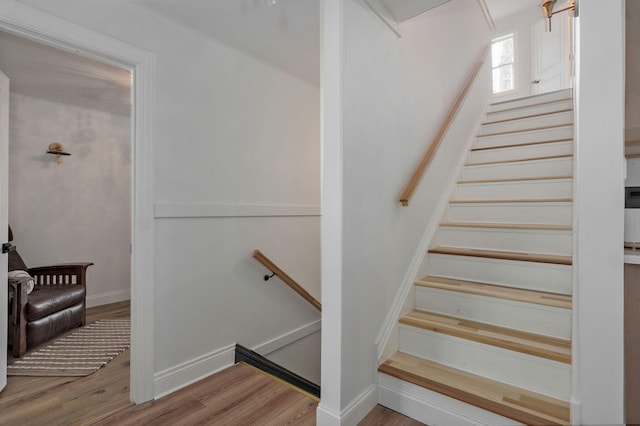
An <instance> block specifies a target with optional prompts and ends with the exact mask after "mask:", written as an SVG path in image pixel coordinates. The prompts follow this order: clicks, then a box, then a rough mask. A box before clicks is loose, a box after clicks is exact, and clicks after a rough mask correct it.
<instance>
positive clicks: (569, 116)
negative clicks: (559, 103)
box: [479, 111, 573, 135]
mask: <svg viewBox="0 0 640 426" xmlns="http://www.w3.org/2000/svg"><path fill="white" fill-rule="evenodd" d="M571 123H573V111H563V112H556V113H553V114H546V115H540V116H535V117H529V118H522V119H519V120H509V121H503V122H499V123H493V124H483V125H482V127H481V128H480V133H479V135H488V134H493V133H505V132H518V131H522V130H525V129H538V128H542V127H550V126H562V125H565V124H571Z"/></svg>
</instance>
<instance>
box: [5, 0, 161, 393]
mask: <svg viewBox="0 0 640 426" xmlns="http://www.w3.org/2000/svg"><path fill="white" fill-rule="evenodd" d="M0 30H3V31H6V32H10V33H12V34H14V35H17V36H20V37H24V38H27V39H30V40H32V41H37V42H41V43H43V44H45V45H49V46H53V47H57V48H60V49H62V50H66V51H71V52H75V53H78V54H81V55H83V56H89V57H92V58H95V59H98V60H100V61H102V62H106V63H109V64H112V65H116V66H120V67H123V68H126V69H128V70H130V71H131V72H132V75H133V87H132V91H131V92H132V97H133V100H134V102H133V106H132V112H133V114H132V116H133V123H132V128H131V178H132V182H131V188H132V199H131V203H132V205H131V216H132V220H131V248H130V251H131V279H130V282H131V400H132V401H133V402H135V403H142V402H145V401H148V400H151V399H153V397H154V390H153V374H154V370H153V366H154V361H153V359H154V356H153V347H154V334H153V322H154V321H153V319H154V315H153V313H154V309H153V298H152V297H150V296H149V295H150V294H153V271H154V244H153V241H154V227H153V224H154V215H153V175H154V174H153V153H152V129H153V127H152V122H153V113H152V107H151V106H152V94H153V74H154V63H155V56H154V55H153V54H152V53H150V52H147V51H144V50H142V49H139V48H136V47H134V46H131V45H129V44H126V43H124V42H121V41H119V40H115V39H112V38H110V37H108V36H105V35H103V34H100V33H97V32H95V31H92V30H89V29H86V28H83V27H79V26H74V25H71V24H70V23H69V22H67V21H65V20H63V19H60V18H57V17H55V16H52V15H47V14H43V13H41V12H38V11H36V10H34V9H32V8H30V7H28V6H24V5H22V4H19V3H16V2H11V3H7V4H6V5H4V6H3V10H2V13H1V15H0ZM0 179H3V180H4V179H8V176H7V175H6V174H5V173H4V172H3V173H2V174H1V175H0ZM0 226H6V224H0ZM2 314H3V315H6V313H2Z"/></svg>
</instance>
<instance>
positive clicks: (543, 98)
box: [489, 89, 573, 112]
mask: <svg viewBox="0 0 640 426" xmlns="http://www.w3.org/2000/svg"><path fill="white" fill-rule="evenodd" d="M563 91H566V92H567V96H566V97H564V98H560V99H548V97H549V95H552V94H554V93H559V92H563ZM536 98H537V99H536ZM570 99H573V92H572V91H571V89H560V90H554V91H552V92H546V93H539V94H536V95H529V96H523V97H521V98H516V99H507V100H506V101H498V102H492V103H490V104H489V106H491V107H497V106H501V105H509V104H514V103H517V102H521V101H526V100H532V101H534V102H533V103H531V104H526V105H523V106H516V107H511V108H505V109H504V110H498V111H499V112H501V111H506V110H511V109H518V108H526V107H529V106H536V105H544V104H549V103H553V102H560V101H568V100H570ZM535 101H539V102H535ZM492 112H493V111H492Z"/></svg>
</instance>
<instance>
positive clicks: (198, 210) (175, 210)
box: [154, 203, 320, 219]
mask: <svg viewBox="0 0 640 426" xmlns="http://www.w3.org/2000/svg"><path fill="white" fill-rule="evenodd" d="M154 215H155V217H156V218H158V219H184V218H224V217H293V216H316V217H319V216H320V206H318V205H289V204H271V205H269V204H187V203H156V204H155V206H154Z"/></svg>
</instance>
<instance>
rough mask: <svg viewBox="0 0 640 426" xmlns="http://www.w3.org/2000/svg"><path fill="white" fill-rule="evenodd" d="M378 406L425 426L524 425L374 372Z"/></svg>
mask: <svg viewBox="0 0 640 426" xmlns="http://www.w3.org/2000/svg"><path fill="white" fill-rule="evenodd" d="M378 403H379V404H380V405H382V406H384V407H388V408H390V409H392V410H394V411H396V412H398V413H401V414H404V415H405V416H409V417H411V418H413V419H416V420H418V421H420V422H422V423H424V424H428V425H446V426H524V423H518V422H516V421H515V420H513V419H509V418H506V417H503V416H500V415H498V414H495V413H492V412H490V411H486V410H483V409H482V408H479V407H476V406H475V405H471V404H467V403H466V402H462V401H460V400H457V399H454V398H451V397H449V396H446V395H444V394H441V393H438V392H435V391H432V390H430V389H426V388H423V387H421V386H418V385H414V384H413V383H409V382H405V381H404V380H401V379H398V378H396V377H393V376H389V375H387V374H384V373H378Z"/></svg>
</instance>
